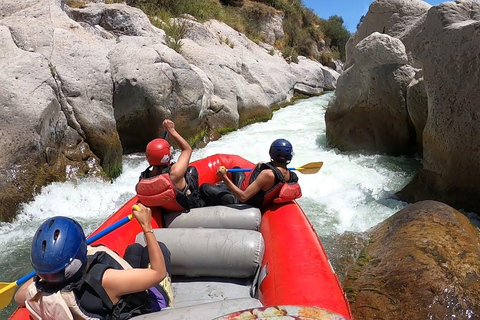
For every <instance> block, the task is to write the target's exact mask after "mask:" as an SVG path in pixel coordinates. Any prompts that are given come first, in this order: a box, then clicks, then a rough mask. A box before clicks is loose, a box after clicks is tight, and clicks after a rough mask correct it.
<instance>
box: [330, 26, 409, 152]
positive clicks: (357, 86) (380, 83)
mask: <svg viewBox="0 0 480 320" xmlns="http://www.w3.org/2000/svg"><path fill="white" fill-rule="evenodd" d="M356 56H358V58H356V60H355V61H356V63H355V64H354V65H353V66H351V67H350V68H348V69H347V70H346V71H345V72H344V73H343V74H342V75H341V76H340V77H339V78H338V81H337V89H336V91H335V96H334V98H333V100H332V101H331V102H330V104H329V106H328V109H327V111H326V113H325V122H326V134H327V142H328V144H329V145H330V146H332V147H336V148H339V149H340V150H343V151H348V150H365V151H370V152H381V153H387V154H392V155H399V154H405V153H411V152H413V150H414V146H415V143H414V141H415V129H414V127H413V125H412V123H411V120H410V117H409V114H408V110H407V104H406V102H407V101H406V95H407V86H408V84H409V83H410V82H411V81H412V79H413V78H414V76H415V69H414V68H412V67H411V66H409V65H407V64H406V63H407V58H406V53H405V47H404V46H403V44H402V42H401V41H400V40H398V39H396V38H393V37H390V36H388V35H384V34H380V33H374V34H372V35H370V36H369V37H367V38H365V39H364V40H362V41H361V42H360V43H359V44H358V45H357V48H356Z"/></svg>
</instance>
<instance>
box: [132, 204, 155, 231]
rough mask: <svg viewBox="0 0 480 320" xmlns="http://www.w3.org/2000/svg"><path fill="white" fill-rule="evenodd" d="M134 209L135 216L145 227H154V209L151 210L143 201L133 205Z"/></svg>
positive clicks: (148, 228) (149, 228)
mask: <svg viewBox="0 0 480 320" xmlns="http://www.w3.org/2000/svg"><path fill="white" fill-rule="evenodd" d="M132 211H133V216H134V217H135V218H136V219H137V221H138V223H139V224H140V225H141V226H142V228H143V229H147V230H151V229H152V210H150V208H148V207H145V206H144V205H143V204H141V203H137V204H136V205H134V206H133V208H132Z"/></svg>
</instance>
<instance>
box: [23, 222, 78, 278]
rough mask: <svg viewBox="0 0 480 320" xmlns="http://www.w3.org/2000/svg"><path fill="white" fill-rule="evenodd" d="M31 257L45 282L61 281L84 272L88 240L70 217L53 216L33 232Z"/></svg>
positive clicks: (34, 267) (37, 271)
mask: <svg viewBox="0 0 480 320" xmlns="http://www.w3.org/2000/svg"><path fill="white" fill-rule="evenodd" d="M30 261H31V263H32V266H33V269H34V270H35V272H36V273H37V275H38V276H39V277H40V278H42V279H43V280H45V281H46V282H48V283H64V282H66V281H67V280H70V279H72V278H73V277H75V276H76V275H78V274H80V273H81V272H83V269H84V267H85V265H86V262H87V242H86V239H85V234H84V233H83V229H82V227H81V226H80V224H78V222H76V221H75V220H73V219H70V218H67V217H53V218H50V219H48V220H47V221H45V222H44V223H42V225H41V226H40V227H39V228H38V230H37V232H36V233H35V235H34V236H33V242H32V249H31V251H30Z"/></svg>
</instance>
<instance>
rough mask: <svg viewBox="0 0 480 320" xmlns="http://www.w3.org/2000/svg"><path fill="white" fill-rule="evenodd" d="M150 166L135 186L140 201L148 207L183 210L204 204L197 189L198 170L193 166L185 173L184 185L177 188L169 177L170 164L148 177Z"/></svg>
mask: <svg viewBox="0 0 480 320" xmlns="http://www.w3.org/2000/svg"><path fill="white" fill-rule="evenodd" d="M150 168H151V166H150V167H148V168H147V169H146V170H145V171H143V172H142V173H141V174H140V179H139V181H138V183H137V185H136V187H135V189H136V191H137V196H138V199H139V200H140V202H141V203H142V204H144V205H146V206H148V207H162V208H163V209H164V210H166V211H184V210H190V209H191V208H198V207H203V206H205V202H204V201H203V200H202V198H201V197H200V193H199V190H198V172H197V169H196V168H195V167H193V166H190V167H188V168H187V172H186V173H185V181H186V186H185V189H184V190H178V189H177V188H175V186H174V185H173V182H172V179H170V169H171V166H168V167H167V168H165V169H163V170H162V173H161V174H159V175H157V176H154V177H151V178H149V177H148V175H149V172H150Z"/></svg>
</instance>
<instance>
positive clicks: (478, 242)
mask: <svg viewBox="0 0 480 320" xmlns="http://www.w3.org/2000/svg"><path fill="white" fill-rule="evenodd" d="M368 234H369V236H370V241H369V242H368V244H367V245H366V247H365V248H364V249H363V251H362V252H361V254H360V256H359V258H358V259H357V261H356V263H355V264H354V265H353V266H352V267H351V268H350V270H349V272H348V274H347V277H346V279H345V280H344V282H343V287H344V288H345V291H346V292H347V295H348V298H349V300H350V306H351V309H352V313H353V315H354V318H355V319H358V320H361V319H365V320H369V319H385V320H389V319H391V320H397V319H474V318H475V319H476V318H478V317H479V315H480V274H479V271H478V270H480V234H479V231H478V229H477V228H476V227H475V226H473V225H472V224H471V222H470V220H469V219H468V218H467V217H465V216H464V215H463V214H461V213H460V212H458V211H456V210H455V209H453V208H451V207H449V206H447V205H445V204H443V203H440V202H435V201H424V202H419V203H415V204H413V205H410V206H408V207H407V208H405V209H403V210H401V211H399V212H397V213H396V214H395V215H393V216H392V217H390V218H389V219H387V220H386V221H384V222H382V223H381V224H379V225H378V226H376V227H374V228H372V229H371V230H369V231H368Z"/></svg>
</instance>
